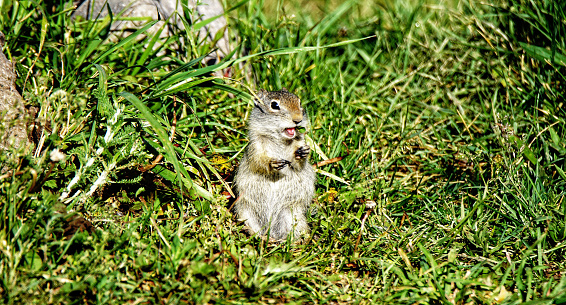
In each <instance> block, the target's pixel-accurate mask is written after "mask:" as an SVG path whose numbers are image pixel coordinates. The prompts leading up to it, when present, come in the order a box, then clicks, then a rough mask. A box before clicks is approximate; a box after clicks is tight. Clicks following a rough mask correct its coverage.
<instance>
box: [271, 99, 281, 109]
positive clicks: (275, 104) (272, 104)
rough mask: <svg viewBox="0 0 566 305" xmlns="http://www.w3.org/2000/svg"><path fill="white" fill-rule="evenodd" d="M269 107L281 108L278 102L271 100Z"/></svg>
mask: <svg viewBox="0 0 566 305" xmlns="http://www.w3.org/2000/svg"><path fill="white" fill-rule="evenodd" d="M271 109H273V110H279V109H281V108H279V104H278V103H277V102H275V101H272V102H271Z"/></svg>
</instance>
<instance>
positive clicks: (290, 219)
mask: <svg viewBox="0 0 566 305" xmlns="http://www.w3.org/2000/svg"><path fill="white" fill-rule="evenodd" d="M308 232H309V226H308V224H307V220H306V218H305V216H304V214H303V213H302V211H292V210H291V209H284V210H282V211H281V212H280V213H279V214H278V215H277V217H276V218H275V219H274V220H273V222H272V223H271V230H270V238H271V239H274V240H282V239H286V238H287V236H288V235H289V234H290V233H291V234H293V237H292V238H293V239H294V240H298V239H299V238H300V236H301V235H302V234H304V233H308Z"/></svg>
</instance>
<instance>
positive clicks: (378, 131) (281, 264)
mask: <svg viewBox="0 0 566 305" xmlns="http://www.w3.org/2000/svg"><path fill="white" fill-rule="evenodd" d="M307 5H310V6H312V5H313V4H312V3H309V4H305V3H304V1H303V2H301V1H298V0H297V1H291V2H289V3H282V2H279V1H266V2H265V3H264V2H262V1H259V0H258V1H249V2H242V3H237V4H236V3H228V4H227V5H226V7H227V8H230V7H235V9H234V10H232V11H231V12H230V16H231V18H230V19H229V23H230V26H231V29H230V30H231V31H232V34H236V33H237V34H238V35H239V38H238V39H235V41H234V45H235V46H238V54H247V56H248V57H246V58H244V57H243V56H244V55H239V56H240V57H238V55H236V56H235V57H234V58H235V59H236V61H239V60H242V61H241V62H224V63H220V64H219V65H216V66H212V67H203V66H201V65H200V59H199V58H200V57H201V56H204V55H206V53H207V52H208V51H209V50H210V49H211V47H210V45H208V44H207V43H206V42H199V41H198V40H196V39H194V37H196V36H195V31H196V30H197V29H194V28H193V29H190V30H188V31H186V32H183V31H179V32H178V34H177V36H174V37H173V38H172V39H170V40H169V41H168V42H167V43H165V44H156V41H153V40H151V39H150V38H151V37H150V38H144V39H142V38H143V37H144V36H143V33H142V32H143V31H144V30H145V28H142V29H141V30H140V33H137V32H136V33H133V34H132V35H131V36H129V37H128V38H124V39H122V40H120V41H121V42H119V43H117V42H108V39H109V35H110V33H109V32H108V24H109V22H110V20H109V19H106V20H103V21H100V22H98V23H93V22H79V23H72V22H71V21H70V18H69V15H70V10H68V9H65V7H67V6H68V3H65V2H64V1H61V2H54V3H52V2H49V1H47V2H41V3H40V4H37V3H35V2H27V1H21V2H19V1H7V2H3V4H2V8H1V10H2V12H1V14H0V30H1V31H2V32H4V33H5V34H6V38H7V39H6V40H7V44H6V46H5V48H4V53H5V54H7V56H8V57H9V58H10V59H11V60H12V61H13V62H15V63H16V70H17V72H18V80H17V85H18V86H19V89H20V91H21V93H22V95H23V97H24V99H25V100H26V101H27V104H28V105H29V108H30V109H37V110H38V118H37V120H36V125H38V126H40V127H38V128H36V130H35V131H34V133H33V136H32V140H33V141H34V143H35V144H34V147H33V149H30V150H27V151H26V150H20V151H12V152H11V153H10V154H6V153H3V154H2V156H0V162H1V163H2V166H0V168H3V167H4V166H7V167H9V168H11V171H10V172H3V173H1V174H0V175H1V176H2V178H1V180H0V192H1V194H2V196H1V197H0V199H1V200H2V204H1V208H0V216H1V217H0V218H1V220H0V228H1V230H0V250H1V251H2V254H1V256H0V296H1V298H2V302H3V303H6V304H19V303H34V304H50V303H57V304H59V303H66V304H67V303H68V304H78V303H85V304H95V303H96V304H98V303H110V304H124V303H126V302H128V303H132V304H138V303H142V304H147V303H164V304H176V303H332V304H335V303H340V304H341V303H362V304H370V303H371V304H373V303H411V304H413V303H421V304H430V303H439V304H440V303H456V304H475V303H479V304H495V303H500V304H511V303H521V302H532V303H533V304H534V303H536V304H562V303H565V302H566V274H565V272H564V270H566V266H565V251H566V250H565V247H566V245H565V238H566V202H564V197H565V195H566V190H565V186H566V174H565V172H564V163H565V161H564V158H565V156H566V140H565V138H566V123H565V118H566V113H565V112H566V111H565V110H564V109H565V108H564V104H563V103H564V97H565V85H566V52H565V50H566V39H565V37H566V35H565V31H566V23H565V20H566V13H565V11H564V8H563V7H562V6H561V5H559V4H557V3H556V2H555V1H538V2H537V1H534V2H531V1H523V0H508V1H492V2H490V4H486V3H481V2H476V1H473V0H462V1H433V0H431V1H420V2H417V1H401V0H398V1H377V0H376V1H375V2H374V3H372V4H368V3H367V2H366V1H364V3H363V4H357V3H356V2H355V1H347V2H344V3H339V2H337V1H327V2H325V1H319V2H317V3H316V4H314V5H316V6H317V8H316V9H306V8H305V7H306V6H307ZM309 11H312V12H313V14H309ZM183 37H189V39H186V38H185V39H181V38H183ZM360 38H366V39H365V40H358V41H356V40H357V39H360ZM336 43H339V44H340V43H341V45H340V46H337V47H331V48H314V49H313V48H311V49H309V48H307V47H317V46H319V47H321V46H326V45H331V44H336ZM154 46H156V47H154ZM158 46H159V47H158ZM177 47H180V48H177ZM243 59H245V61H244V60H243ZM228 66H232V68H231V72H232V76H231V78H222V77H218V76H215V75H218V73H217V74H211V73H210V72H211V71H220V72H221V73H222V72H226V67H228ZM281 87H286V88H288V89H289V90H290V91H292V92H295V93H296V94H298V95H299V96H300V97H301V98H302V100H303V101H304V103H305V107H306V108H307V109H308V111H309V114H310V117H311V120H312V124H313V126H314V130H313V131H312V132H311V133H310V137H311V138H312V139H313V142H314V148H315V153H314V154H313V156H312V161H313V162H314V163H316V162H320V161H323V160H325V159H332V158H337V157H340V158H342V159H341V160H340V161H338V162H334V163H330V164H328V165H324V166H321V167H319V168H318V170H319V174H318V181H317V194H316V199H315V203H314V208H313V211H312V215H311V216H310V217H309V221H310V224H311V228H312V234H311V236H309V237H308V238H307V239H306V240H305V241H304V243H302V244H291V243H280V244H273V243H267V242H264V241H263V240H261V239H259V238H256V237H249V236H246V235H245V234H244V232H243V231H242V227H243V225H242V224H241V223H238V222H236V221H235V219H234V217H233V215H232V214H231V212H230V210H229V207H230V205H231V204H232V202H233V197H231V196H230V189H229V185H230V182H231V179H232V177H233V174H234V169H235V167H236V166H237V160H238V158H239V156H240V155H239V154H240V152H241V151H242V149H243V148H244V146H245V144H246V139H245V119H246V116H247V113H248V111H249V108H250V107H249V105H250V102H249V96H250V91H249V90H250V88H251V89H255V88H265V89H279V88H281ZM172 129H173V130H174V139H173V140H172V141H171V140H170V135H171V130H172ZM54 149H59V150H60V151H62V152H63V153H64V154H65V159H64V160H63V161H56V160H55V161H53V160H52V159H51V157H50V154H51V152H52V151H53V150H54ZM159 154H161V155H163V159H161V160H159V159H158V160H157V161H158V162H154V161H155V160H156V157H157V156H158V155H159ZM152 162H154V163H156V164H157V165H156V166H155V167H153V168H151V169H148V167H147V166H148V165H150V164H152Z"/></svg>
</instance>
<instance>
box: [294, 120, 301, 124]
mask: <svg viewBox="0 0 566 305" xmlns="http://www.w3.org/2000/svg"><path fill="white" fill-rule="evenodd" d="M302 121H303V120H298V121H295V120H293V122H295V124H299V123H300V122H302Z"/></svg>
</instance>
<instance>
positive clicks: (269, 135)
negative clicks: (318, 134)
mask: <svg viewBox="0 0 566 305" xmlns="http://www.w3.org/2000/svg"><path fill="white" fill-rule="evenodd" d="M257 96H258V98H259V99H258V100H256V101H255V107H254V109H253V110H252V112H251V115H250V119H249V122H248V128H249V134H248V136H249V140H250V142H249V144H248V147H247V148H246V151H245V152H244V156H243V158H242V160H241V162H240V167H239V168H238V172H237V174H236V177H235V180H234V181H235V185H236V191H237V192H238V195H239V198H238V200H237V202H236V204H235V211H236V213H237V214H238V218H239V219H241V220H244V221H245V223H246V225H247V226H248V228H249V230H250V231H251V233H252V234H255V233H258V234H260V235H267V234H268V233H269V236H270V238H271V239H273V240H281V239H285V238H286V237H287V235H288V234H289V233H292V234H293V237H294V238H299V236H300V235H301V234H303V233H308V232H309V226H308V224H307V221H306V215H305V214H306V212H307V210H308V207H309V205H310V204H311V201H312V197H313V195H314V183H315V181H316V176H315V172H314V170H313V168H312V166H311V165H310V164H309V163H308V158H309V153H310V147H309V146H308V145H307V143H306V142H305V134H304V133H301V132H299V130H297V128H304V129H305V131H308V129H309V128H310V124H309V121H308V116H307V113H306V111H305V110H304V109H303V108H302V106H301V101H300V99H299V98H298V97H297V96H296V95H294V94H292V93H290V92H289V91H287V90H286V89H285V88H283V89H282V90H281V91H274V92H267V91H265V90H260V91H259V92H258V94H257ZM277 108H279V109H277ZM287 130H291V131H290V132H287ZM292 130H294V134H293V131H292Z"/></svg>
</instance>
